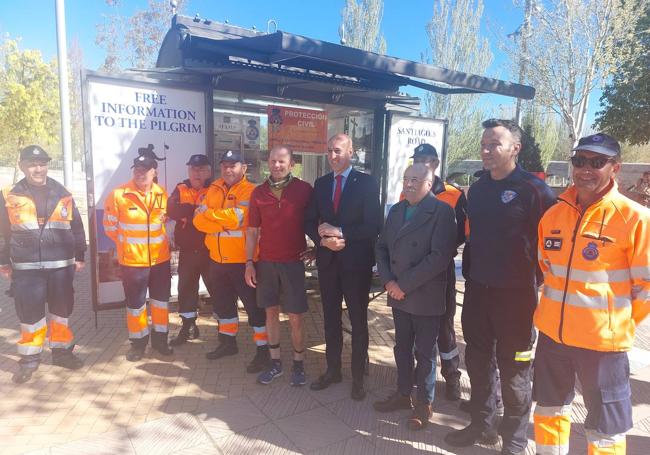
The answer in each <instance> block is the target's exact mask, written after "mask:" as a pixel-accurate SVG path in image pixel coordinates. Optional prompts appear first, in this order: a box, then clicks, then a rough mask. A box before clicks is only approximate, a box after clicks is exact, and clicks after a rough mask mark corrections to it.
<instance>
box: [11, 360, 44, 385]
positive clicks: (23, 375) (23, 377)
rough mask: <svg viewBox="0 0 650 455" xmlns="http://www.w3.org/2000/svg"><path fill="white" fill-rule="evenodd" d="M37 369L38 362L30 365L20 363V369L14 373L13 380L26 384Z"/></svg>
mask: <svg viewBox="0 0 650 455" xmlns="http://www.w3.org/2000/svg"><path fill="white" fill-rule="evenodd" d="M36 370H38V363H36V364H33V363H32V364H29V365H26V364H22V363H19V368H18V371H16V372H15V373H14V374H13V376H12V377H11V380H12V381H13V382H15V383H16V384H24V383H26V382H27V381H29V380H30V379H31V378H32V374H34V371H36Z"/></svg>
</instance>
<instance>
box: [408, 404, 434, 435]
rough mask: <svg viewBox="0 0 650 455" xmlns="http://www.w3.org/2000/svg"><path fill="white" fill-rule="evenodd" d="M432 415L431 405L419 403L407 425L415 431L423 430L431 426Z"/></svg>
mask: <svg viewBox="0 0 650 455" xmlns="http://www.w3.org/2000/svg"><path fill="white" fill-rule="evenodd" d="M432 415H433V411H432V410H431V403H418V404H416V405H415V408H414V409H413V413H412V414H411V417H409V419H408V421H407V425H408V427H409V428H410V429H411V430H413V431H417V430H421V429H423V428H424V427H426V426H427V425H428V424H429V419H430V418H431V416H432Z"/></svg>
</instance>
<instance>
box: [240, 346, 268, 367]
mask: <svg viewBox="0 0 650 455" xmlns="http://www.w3.org/2000/svg"><path fill="white" fill-rule="evenodd" d="M270 367H271V353H270V352H269V346H268V345H267V344H265V345H263V346H258V347H257V352H255V357H253V360H251V363H249V364H248V366H247V367H246V372H247V373H260V372H262V371H265V370H268V369H269V368H270Z"/></svg>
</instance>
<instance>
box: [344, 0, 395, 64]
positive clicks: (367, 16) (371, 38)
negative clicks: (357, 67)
mask: <svg viewBox="0 0 650 455" xmlns="http://www.w3.org/2000/svg"><path fill="white" fill-rule="evenodd" d="M383 13H384V1H383V0H359V2H357V1H356V0H346V2H345V8H343V10H342V11H341V28H340V29H339V37H340V38H341V40H342V43H343V44H345V45H346V46H350V47H356V48H357V49H363V50H364V51H370V52H377V53H379V54H385V53H386V40H385V39H384V35H383V34H382V33H381V19H382V16H383Z"/></svg>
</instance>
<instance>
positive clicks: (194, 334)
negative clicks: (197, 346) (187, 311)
mask: <svg viewBox="0 0 650 455" xmlns="http://www.w3.org/2000/svg"><path fill="white" fill-rule="evenodd" d="M200 335H201V332H199V326H198V325H196V318H194V322H192V325H191V326H190V338H191V339H193V340H196V339H198V338H199V336H200Z"/></svg>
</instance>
